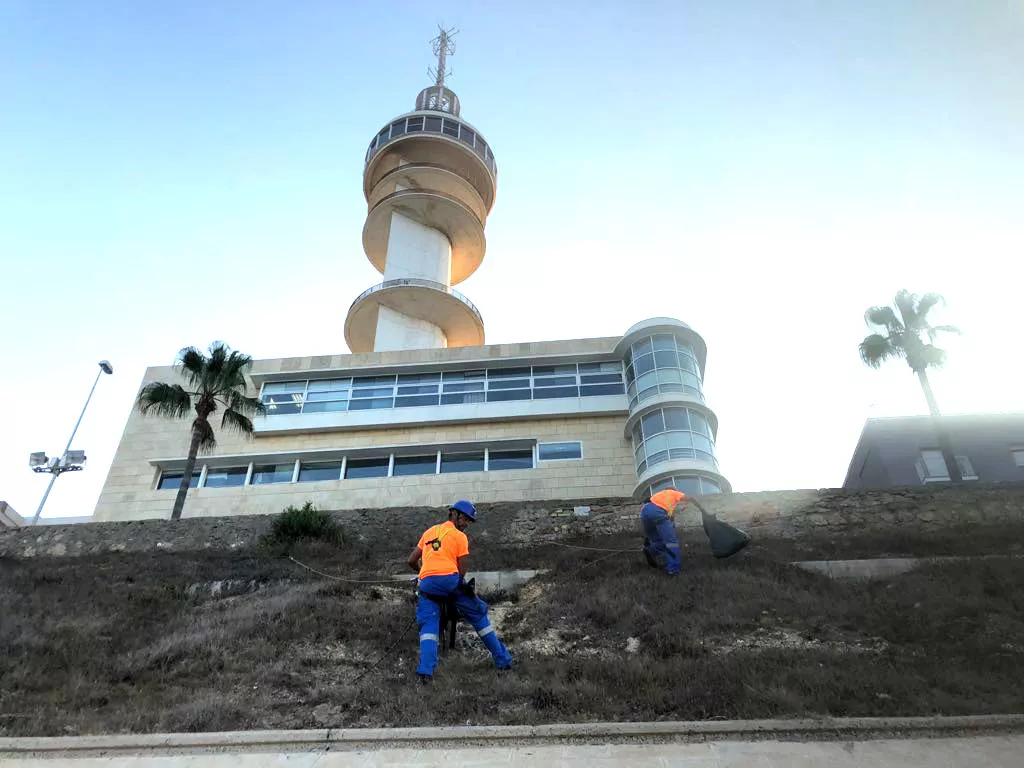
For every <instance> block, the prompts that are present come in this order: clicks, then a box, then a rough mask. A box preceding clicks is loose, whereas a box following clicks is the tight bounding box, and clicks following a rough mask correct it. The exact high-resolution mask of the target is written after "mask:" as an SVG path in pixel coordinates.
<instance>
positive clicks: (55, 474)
mask: <svg viewBox="0 0 1024 768" xmlns="http://www.w3.org/2000/svg"><path fill="white" fill-rule="evenodd" d="M102 375H103V368H100V370H99V373H97V374H96V380H95V381H93V383H92V389H90V390H89V396H88V397H87V398H85V405H83V406H82V412H81V413H80V414H78V421H76V422H75V428H74V429H73V430H71V437H69V438H68V444H67V445H66V446H65V447H64V453H67V452H68V451H70V450H71V441H72V440H74V439H75V433H76V432H78V425H79V424H81V423H82V417H83V416H85V409H86V408H88V407H89V401H90V400H92V393H93V392H95V391H96V385H97V384H99V383H100V376H102ZM63 458H64V454H61V459H63ZM59 462H60V459H58V464H57V466H55V467H54V468H53V469H52V470H51V472H52V477H50V484H49V485H48V486H46V493H44V494H43V500H42V501H40V502H39V509H37V510H36V514H35V517H33V518H32V525H38V524H39V516H40V515H41V514H43V505H44V504H46V497H47V496H49V495H50V491H51V490H52V489H53V484H54V483H55V482H57V477H58V475H60V463H59Z"/></svg>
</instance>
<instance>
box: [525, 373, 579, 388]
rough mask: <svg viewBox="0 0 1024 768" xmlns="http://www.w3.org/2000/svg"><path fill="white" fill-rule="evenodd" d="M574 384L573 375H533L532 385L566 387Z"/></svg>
mask: <svg viewBox="0 0 1024 768" xmlns="http://www.w3.org/2000/svg"><path fill="white" fill-rule="evenodd" d="M575 384H576V377H575V376H544V377H543V378H538V377H534V379H533V386H535V387H566V386H574V385H575Z"/></svg>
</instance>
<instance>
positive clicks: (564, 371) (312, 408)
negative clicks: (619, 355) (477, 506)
mask: <svg viewBox="0 0 1024 768" xmlns="http://www.w3.org/2000/svg"><path fill="white" fill-rule="evenodd" d="M624 391H625V387H624V386H623V382H622V364H621V363H619V362H617V361H616V362H604V363H580V364H579V365H577V364H575V363H571V364H567V365H545V366H540V365H535V366H532V367H530V366H526V367H522V368H488V369H486V370H484V369H481V370H475V371H450V372H445V373H443V374H442V373H412V374H400V375H394V374H393V375H390V376H359V377H355V378H345V379H313V380H298V381H277V382H269V383H266V384H264V385H263V389H262V391H261V393H260V400H261V401H262V403H263V404H264V406H266V409H267V415H268V416H275V415H283V414H294V413H326V412H333V411H358V410H370V409H379V408H412V407H418V406H429V405H461V404H467V403H484V402H487V403H493V402H505V401H509V400H531V399H533V400H542V399H549V398H565V397H593V396H598V395H621V394H623V392H624Z"/></svg>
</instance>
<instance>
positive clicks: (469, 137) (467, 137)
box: [461, 126, 476, 147]
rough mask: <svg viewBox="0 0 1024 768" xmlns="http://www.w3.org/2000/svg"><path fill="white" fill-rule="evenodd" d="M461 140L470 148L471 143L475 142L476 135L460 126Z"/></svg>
mask: <svg viewBox="0 0 1024 768" xmlns="http://www.w3.org/2000/svg"><path fill="white" fill-rule="evenodd" d="M461 139H462V140H463V141H464V142H466V143H467V144H469V146H471V147H472V146H473V142H474V141H476V134H475V133H473V132H472V131H471V130H469V128H467V127H466V126H462V136H461Z"/></svg>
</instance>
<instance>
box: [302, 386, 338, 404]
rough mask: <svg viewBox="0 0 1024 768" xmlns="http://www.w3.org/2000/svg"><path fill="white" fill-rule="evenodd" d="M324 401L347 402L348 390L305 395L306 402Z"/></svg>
mask: <svg viewBox="0 0 1024 768" xmlns="http://www.w3.org/2000/svg"><path fill="white" fill-rule="evenodd" d="M324 400H348V390H347V389H345V390H341V391H338V392H309V393H308V394H307V395H306V402H307V403H308V402H310V401H313V402H323V401H324Z"/></svg>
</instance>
